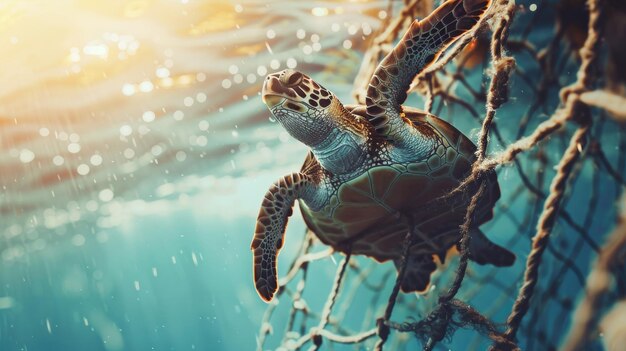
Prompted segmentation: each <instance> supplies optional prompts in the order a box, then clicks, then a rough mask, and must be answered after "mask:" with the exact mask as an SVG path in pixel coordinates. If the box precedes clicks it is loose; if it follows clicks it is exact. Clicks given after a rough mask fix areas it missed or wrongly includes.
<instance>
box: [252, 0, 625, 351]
mask: <svg viewBox="0 0 626 351" xmlns="http://www.w3.org/2000/svg"><path fill="white" fill-rule="evenodd" d="M539 2H540V4H539V6H538V7H537V5H536V4H532V5H530V6H524V5H523V4H516V3H515V1H513V0H497V1H495V3H494V4H493V5H492V6H491V8H490V10H489V11H488V13H487V14H486V15H485V18H484V19H483V20H482V21H481V23H480V25H479V26H478V28H477V29H476V30H475V31H473V32H471V33H467V35H464V36H463V37H461V38H460V39H459V40H458V41H457V43H456V44H455V45H454V46H453V47H452V48H450V49H449V50H448V51H447V52H446V54H445V55H443V56H442V57H441V58H440V60H439V61H438V62H436V63H435V64H433V65H431V66H430V67H429V68H428V69H427V70H426V71H425V72H423V73H422V74H421V75H420V76H419V77H417V78H416V81H415V82H414V88H413V89H414V90H415V91H417V92H419V93H420V94H421V95H422V96H426V99H425V110H427V111H429V112H433V113H434V114H436V115H440V112H441V110H442V109H444V108H445V107H447V108H452V107H456V108H459V109H460V111H462V114H463V115H468V116H473V117H474V118H475V119H476V121H477V122H479V123H480V131H479V133H478V135H477V145H478V150H477V160H476V162H475V164H474V165H473V172H472V174H471V175H470V176H469V177H468V179H466V181H464V182H463V183H462V185H461V186H460V187H459V188H457V189H456V190H455V191H466V190H467V189H469V188H470V187H466V186H465V184H470V183H472V184H476V183H477V184H481V185H480V186H478V187H471V189H472V191H476V193H475V194H474V195H473V198H472V201H471V203H470V205H469V206H468V208H467V213H466V217H465V223H464V224H463V225H462V226H461V227H460V233H461V240H460V243H459V251H460V254H459V255H458V256H457V258H456V259H455V260H453V262H454V263H448V265H447V266H446V267H447V269H445V271H446V272H445V273H442V274H441V275H440V276H437V277H433V282H434V283H436V285H438V288H439V289H438V290H436V291H437V292H435V293H429V294H427V295H426V296H418V295H415V294H399V287H400V281H401V278H402V275H403V273H404V270H405V268H406V260H404V258H403V259H402V263H404V264H401V265H400V267H401V269H400V271H399V273H398V276H397V277H396V276H395V274H393V270H391V269H389V270H387V271H384V268H381V266H382V265H380V264H376V263H371V264H370V263H368V261H367V260H361V259H360V258H359V259H357V258H354V257H351V256H350V255H349V254H348V255H347V256H345V257H344V258H343V260H342V261H341V262H340V263H339V264H338V265H337V267H338V269H337V272H336V276H335V279H334V282H333V284H332V287H331V290H330V293H329V296H328V298H327V300H326V302H325V305H324V306H323V308H321V307H314V306H310V305H309V304H308V302H307V301H306V299H305V298H304V296H303V295H304V290H305V289H306V287H307V284H306V283H307V272H308V270H309V269H310V267H311V266H312V265H313V264H314V261H318V260H320V259H323V258H328V257H329V256H333V252H332V250H330V249H328V248H323V246H322V245H321V244H319V243H318V242H317V240H316V239H315V236H314V234H312V233H307V234H306V235H305V239H304V241H303V243H302V246H301V248H300V252H299V254H298V256H297V258H296V259H295V261H294V262H293V263H292V264H291V267H290V269H289V271H288V273H287V274H286V275H285V276H283V277H282V278H281V279H280V281H279V285H280V287H281V288H280V290H279V291H278V294H277V297H278V298H277V299H276V300H275V301H274V302H273V303H272V304H270V305H269V306H268V308H267V311H266V313H265V315H264V317H263V321H262V327H261V330H260V332H259V339H258V345H259V346H258V348H259V349H260V350H261V349H268V348H279V349H287V350H298V349H303V348H305V347H306V348H307V349H311V350H317V349H320V348H323V349H334V348H340V347H339V345H338V344H348V345H353V346H354V349H372V348H373V349H375V350H382V349H383V348H388V349H391V350H398V349H404V348H407V349H414V348H415V346H412V347H411V346H410V345H415V343H416V342H419V343H420V345H421V347H423V349H424V350H434V349H438V348H442V349H443V347H444V345H446V344H447V343H452V342H453V341H454V340H455V338H456V337H455V334H460V333H465V334H463V335H462V336H458V337H459V338H463V343H462V344H463V345H464V347H463V348H464V349H467V350H474V349H489V350H521V349H524V350H556V349H561V350H568V351H572V350H594V349H599V348H601V347H602V346H601V345H602V344H604V345H605V347H607V348H609V349H614V350H617V349H618V348H619V347H623V342H624V341H623V340H622V341H621V342H620V341H619V340H618V339H617V338H619V335H624V332H625V329H626V317H623V316H624V315H626V313H624V310H625V307H624V305H625V304H626V303H624V302H620V299H623V298H624V296H625V295H626V275H625V273H624V267H625V260H626V213H623V211H620V210H619V207H623V206H621V203H620V201H619V200H620V193H621V189H622V187H623V186H624V184H625V183H624V182H625V181H624V176H623V174H624V172H623V171H624V166H625V164H626V155H625V153H626V151H625V150H626V136H625V133H624V123H625V122H626V99H625V98H624V90H623V88H621V87H620V84H623V82H620V81H619V77H618V76H617V74H613V73H611V74H609V73H607V72H608V71H609V69H610V65H609V64H606V65H605V62H607V61H610V60H611V57H612V56H611V55H612V53H611V52H610V50H611V45H610V41H608V40H604V38H606V37H607V36H609V35H611V33H609V31H611V30H613V29H612V28H610V27H609V25H608V24H609V23H615V22H616V21H614V20H610V19H609V18H608V17H609V16H619V15H620V13H619V12H615V13H611V14H609V8H610V7H611V6H614V5H615V4H614V3H612V2H611V1H610V0H588V1H587V3H586V6H585V4H584V3H583V2H582V1H560V2H559V3H556V2H554V1H553V2H550V1H543V2H542V1H539ZM615 3H617V2H615ZM526 5H529V4H526ZM432 6H433V4H432V1H430V2H429V1H420V0H410V1H405V3H404V7H403V8H402V10H401V11H399V12H397V11H396V12H397V13H396V14H394V16H389V19H387V20H386V21H385V22H384V23H382V24H381V27H380V29H379V31H378V33H377V35H375V36H373V39H371V40H370V43H369V44H370V45H369V48H368V50H367V51H366V53H365V56H364V60H363V64H362V66H361V69H360V72H359V75H358V78H357V79H356V81H355V87H354V96H355V98H356V100H357V101H359V102H361V103H362V102H363V101H362V100H363V97H364V95H365V94H364V91H365V89H366V88H367V82H368V81H369V77H371V75H372V73H373V71H374V69H375V67H376V65H377V63H378V62H379V60H380V59H381V57H383V56H384V55H385V54H386V53H387V52H389V50H390V49H391V47H392V44H393V42H394V41H395V40H397V38H398V35H399V34H402V33H403V32H404V30H406V28H407V27H408V25H409V24H410V23H411V21H412V20H413V19H414V18H415V17H416V16H420V15H423V11H428V10H429V9H432ZM563 6H565V7H568V8H567V9H566V10H565V11H569V15H565V16H564V15H563V13H564V12H563V11H560V10H559V9H562V8H563ZM392 8H393V4H390V5H389V9H388V10H389V11H391V10H392ZM529 8H530V9H529ZM533 8H534V9H533ZM546 8H548V9H550V8H551V9H552V11H551V12H550V11H548V10H545V11H548V13H545V14H543V20H544V21H546V18H548V19H549V20H548V21H550V20H551V22H549V23H551V26H552V28H551V29H552V31H551V33H548V34H550V35H552V37H551V38H549V39H548V40H543V41H541V40H533V39H532V38H533V36H532V34H533V31H534V30H536V28H537V27H539V25H538V24H537V23H536V22H535V20H534V19H531V20H529V21H527V22H526V23H523V25H516V22H515V19H516V15H519V12H520V11H525V12H526V13H527V12H528V11H535V10H537V11H541V10H542V9H546ZM420 12H422V13H420ZM621 15H624V16H625V17H624V18H626V14H625V13H621ZM572 16H578V17H574V18H573V19H572V18H571V17H572ZM539 17H540V16H539V14H537V15H536V16H534V17H532V18H539ZM624 18H622V19H621V21H622V22H623V21H624ZM576 31H578V34H576ZM605 31H606V35H605V36H603V35H604V34H605ZM572 33H574V34H572ZM614 35H619V34H617V33H616V34H614ZM607 41H608V44H607ZM480 55H484V56H485V57H484V60H480V61H482V62H484V64H485V65H486V67H485V66H483V67H480V66H478V67H476V66H475V65H476V64H475V63H472V62H473V61H476V57H479V58H480ZM453 60H454V63H451V61H453ZM521 62H524V63H523V64H522V63H521ZM531 66H532V67H531ZM533 67H534V68H535V69H537V70H538V71H539V72H541V74H540V75H535V76H531V75H530V74H528V73H527V72H529V71H530V70H531V68H533ZM483 68H486V69H485V72H487V73H486V74H485V76H486V77H488V84H484V85H483V87H476V86H473V85H472V84H471V83H470V81H469V79H468V78H467V76H468V75H469V74H471V72H472V71H479V72H480V70H481V69H483ZM574 72H575V75H574ZM616 77H618V78H617V79H616ZM513 79H515V80H517V81H519V82H521V83H519V84H515V85H514V84H512V81H513ZM616 80H617V81H616ZM513 89H518V90H516V91H513ZM523 90H525V92H524V91H523ZM461 91H464V92H463V93H461ZM461 94H463V95H464V96H469V97H471V99H473V100H474V101H471V99H468V98H464V97H463V98H461V97H459V96H461ZM520 94H532V98H531V99H530V101H531V102H532V103H531V104H529V105H528V106H524V108H527V110H526V111H523V109H517V110H516V111H521V113H519V114H518V115H511V114H510V113H507V115H506V116H504V115H503V116H498V121H497V122H498V125H497V123H496V120H495V117H496V115H497V111H498V110H499V109H500V108H501V107H502V106H505V105H506V104H507V103H511V101H509V100H510V99H509V96H519V95H520ZM557 99H558V101H557ZM468 100H469V101H468ZM555 101H556V102H555ZM480 105H484V106H485V113H484V116H481V115H480V114H479V112H478V110H477V109H476V106H480ZM458 114H459V113H457V115H458ZM457 118H458V117H457ZM499 128H500V129H499ZM505 129H508V131H507V132H508V134H506V135H512V137H510V139H512V141H507V140H506V139H507V138H506V137H504V136H503V135H504V133H501V132H500V130H503V131H504V130H505ZM610 133H612V134H611V135H612V136H613V139H611V137H610V136H609V134H610ZM490 140H493V141H492V143H496V145H492V146H491V147H488V146H489V144H490ZM491 169H497V170H498V172H499V176H500V178H502V177H508V178H509V179H507V182H510V184H514V187H515V188H513V189H508V191H505V192H503V194H504V196H503V199H501V200H500V201H499V202H498V205H497V206H496V209H495V218H494V220H493V221H495V222H497V221H504V222H506V226H507V227H509V228H511V229H510V230H511V231H513V232H514V234H513V235H511V236H510V238H511V240H510V242H509V243H507V244H506V245H507V247H511V248H516V253H517V256H518V264H519V265H520V269H519V271H518V272H519V274H518V275H511V274H510V273H507V275H506V277H502V276H499V273H498V272H499V270H498V269H497V268H493V267H482V269H474V268H472V265H470V266H468V250H467V247H468V241H469V240H471V238H470V235H469V231H468V228H470V227H471V221H472V213H473V211H474V208H475V207H476V204H477V203H478V201H479V199H480V196H481V194H482V190H483V188H484V184H482V182H483V175H484V174H485V171H487V170H491ZM503 173H506V175H503ZM583 176H584V177H585V178H586V179H587V180H588V181H586V182H578V181H577V180H578V179H577V178H582V177H583ZM550 178H551V179H550ZM512 179H518V181H513V180H512ZM515 184H516V185H515ZM579 184H580V186H582V187H585V189H582V191H584V192H585V194H587V195H586V196H585V197H583V198H584V199H585V201H587V203H586V204H580V203H578V204H576V205H577V206H578V208H581V207H582V208H584V209H585V211H583V215H580V214H572V213H571V211H570V210H569V207H568V205H569V201H570V200H571V199H572V198H573V195H572V194H573V193H574V192H576V191H577V186H578V185H579ZM474 189H477V190H474ZM577 199H580V197H577ZM577 201H580V200H577ZM520 202H521V203H522V204H521V205H519V203H520ZM516 203H517V205H516ZM578 212H580V211H578ZM607 213H608V214H610V216H607ZM620 213H622V214H621V215H619V214H620ZM616 217H617V222H616V220H615V218H616ZM599 221H602V222H603V223H598V222H599ZM410 241H411V233H407V236H406V239H405V252H408V247H409V245H410ZM603 243H604V244H603ZM529 247H530V248H529ZM517 248H519V249H517ZM335 256H338V254H335ZM524 261H525V264H524ZM368 264H369V265H368ZM385 267H387V266H385ZM387 268H389V267H387ZM380 270H383V271H384V272H383V273H380ZM376 272H379V273H378V274H376ZM347 277H348V278H347ZM390 287H391V289H390ZM442 287H443V288H442ZM486 290H490V291H492V292H495V295H493V296H492V297H490V298H489V303H488V304H485V303H481V304H480V305H481V306H480V307H479V306H478V305H474V304H473V302H474V298H475V297H477V296H478V295H480V294H481V293H483V292H484V291H486ZM364 291H369V293H368V294H367V296H368V297H370V296H371V297H372V298H371V300H370V301H365V302H363V300H359V294H364V293H365V292H364ZM433 291H434V290H433ZM279 300H280V304H279V303H278V302H277V301H279ZM357 300H359V301H360V302H358V303H359V306H357V307H354V306H353V304H356V303H357V302H356V301H357ZM476 301H477V300H476ZM285 304H289V308H288V313H287V314H286V316H287V318H286V319H284V320H282V319H281V320H280V321H279V320H277V319H276V318H273V317H275V314H276V310H277V308H279V306H280V305H285ZM485 306H486V307H485ZM394 307H395V310H396V311H398V312H397V313H396V318H397V315H398V314H400V313H401V314H402V316H403V317H402V318H404V321H403V322H398V321H395V320H394V319H392V312H394ZM320 310H321V312H319V311H320ZM400 310H401V311H400ZM357 311H361V312H357ZM354 313H361V314H360V316H362V318H361V317H359V318H360V320H361V321H362V329H358V330H356V331H355V330H353V329H352V327H350V326H348V325H347V324H348V323H344V320H346V318H348V316H349V315H350V314H354ZM507 314H508V316H507ZM285 321H286V322H285ZM283 324H284V325H283ZM278 328H285V329H284V330H285V332H284V333H283V334H281V335H282V337H279V339H280V340H279V345H268V344H269V343H270V342H269V341H270V337H269V336H270V335H272V340H271V341H275V340H276V337H275V336H274V335H273V334H276V333H277V329H278ZM622 338H623V336H622ZM416 340H417V341H416ZM411 343H413V344H411ZM612 343H617V344H618V345H621V346H612V345H614V344H612ZM322 345H324V346H322ZM385 345H387V346H385ZM457 345H458V344H457ZM611 347H617V348H611ZM445 349H446V350H447V349H448V348H445Z"/></svg>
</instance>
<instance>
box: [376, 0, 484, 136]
mask: <svg viewBox="0 0 626 351" xmlns="http://www.w3.org/2000/svg"><path fill="white" fill-rule="evenodd" d="M490 2H491V0H448V1H446V2H445V3H443V4H442V5H441V6H439V7H438V8H437V9H436V10H435V11H433V13H431V14H430V15H429V16H428V17H426V18H425V19H423V20H422V21H418V20H415V21H414V22H413V23H412V24H411V27H410V28H409V30H408V31H407V32H406V33H405V34H404V37H403V38H402V40H400V42H399V43H398V44H397V45H396V47H395V48H394V49H393V50H392V51H391V52H390V53H389V54H388V55H387V56H386V57H385V58H384V59H383V61H382V62H381V63H380V65H378V68H376V71H375V72H374V75H373V76H372V79H371V81H370V84H369V87H368V89H367V97H366V104H367V116H368V120H369V121H370V123H371V124H372V125H373V126H374V128H375V129H376V131H377V132H378V133H379V134H381V135H383V136H386V137H387V138H389V139H391V140H397V139H398V138H402V131H403V130H406V127H405V126H406V124H405V122H404V121H403V118H402V107H401V105H402V103H404V100H406V97H407V90H408V89H409V87H410V85H411V82H412V81H413V78H415V76H416V75H417V74H418V73H420V72H421V71H422V70H423V69H424V68H425V67H426V66H428V65H429V64H431V63H432V62H434V61H435V60H436V59H437V57H438V56H439V54H441V52H443V50H445V48H446V47H447V46H448V45H450V44H451V43H452V42H453V41H454V40H455V39H456V38H458V37H459V36H460V35H462V34H463V33H465V32H467V31H468V30H470V29H472V28H473V27H474V26H475V25H476V24H477V23H478V21H479V20H480V17H481V15H482V14H483V13H484V12H485V10H486V9H487V8H488V7H489V4H490Z"/></svg>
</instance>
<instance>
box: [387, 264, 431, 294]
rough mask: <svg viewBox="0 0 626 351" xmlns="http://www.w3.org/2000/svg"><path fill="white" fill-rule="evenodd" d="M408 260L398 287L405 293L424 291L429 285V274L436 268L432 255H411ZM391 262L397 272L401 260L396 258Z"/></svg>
mask: <svg viewBox="0 0 626 351" xmlns="http://www.w3.org/2000/svg"><path fill="white" fill-rule="evenodd" d="M408 260H409V262H407V265H406V270H405V271H404V277H403V279H402V283H401V285H400V289H402V291H403V292H405V293H410V292H414V291H415V292H423V291H426V289H428V286H429V285H430V275H431V274H432V273H433V272H434V271H435V269H437V266H436V265H435V262H433V258H432V255H420V256H415V255H412V256H409V257H408ZM393 263H394V264H395V266H396V269H397V270H398V273H399V272H400V269H401V267H402V261H401V260H400V259H396V260H393Z"/></svg>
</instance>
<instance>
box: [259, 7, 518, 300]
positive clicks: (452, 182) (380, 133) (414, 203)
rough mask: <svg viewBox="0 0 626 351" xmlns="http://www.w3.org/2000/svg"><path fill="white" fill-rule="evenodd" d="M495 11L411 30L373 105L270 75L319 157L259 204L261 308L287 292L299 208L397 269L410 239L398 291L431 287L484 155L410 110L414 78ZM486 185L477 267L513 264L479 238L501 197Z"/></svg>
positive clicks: (276, 100) (312, 156) (300, 78)
mask: <svg viewBox="0 0 626 351" xmlns="http://www.w3.org/2000/svg"><path fill="white" fill-rule="evenodd" d="M489 3H490V0H449V1H447V2H445V3H443V4H442V5H441V6H440V7H439V8H437V9H436V10H435V11H434V12H433V13H432V14H431V15H430V16H428V17H427V18H425V19H424V20H422V21H417V20H416V21H414V22H413V23H412V24H411V27H410V29H409V30H408V32H407V33H406V34H405V35H404V37H403V38H402V40H401V41H400V42H399V43H398V44H397V45H396V47H395V48H394V49H393V51H392V52H390V53H389V55H387V56H386V57H385V58H384V59H383V61H382V62H381V64H380V65H379V66H378V68H377V69H376V71H375V73H374V75H373V77H372V79H371V81H370V86H369V89H368V91H367V97H366V105H365V106H344V105H343V104H342V103H341V102H340V101H339V99H337V97H336V96H335V95H334V94H332V93H331V92H330V91H328V90H326V89H325V88H324V87H322V86H321V85H319V84H318V83H317V82H315V81H313V80H312V79H311V78H309V77H307V76H306V75H304V74H302V73H300V72H296V71H293V70H285V71H282V72H279V73H274V74H271V75H269V76H268V77H267V79H266V80H265V83H264V86H263V100H264V102H265V103H266V105H267V106H268V108H269V109H270V111H271V112H272V114H273V115H274V116H275V117H276V119H277V120H278V121H279V122H280V123H281V124H282V125H283V127H284V128H285V129H286V130H287V131H288V132H289V133H290V134H291V135H292V136H293V137H294V138H296V139H298V140H299V141H301V142H303V143H304V144H306V145H308V146H309V147H310V149H311V151H310V153H309V155H308V156H307V158H306V160H305V162H304V165H303V166H302V169H301V170H300V171H299V172H296V173H292V174H289V175H286V176H284V177H282V178H281V179H279V180H278V181H277V182H276V183H274V184H273V185H272V186H271V187H270V189H269V190H268V192H267V193H266V194H265V198H264V199H263V203H262V204H261V209H260V211H259V216H258V219H257V225H256V230H255V234H254V239H253V240H252V245H251V247H252V250H253V253H254V281H255V286H256V289H257V292H258V293H259V295H260V296H261V298H263V300H265V301H270V300H271V299H272V298H273V296H274V294H275V292H276V290H277V288H278V286H277V283H276V282H277V277H276V258H277V255H278V251H279V250H280V249H281V248H282V246H283V239H284V233H285V227H286V225H287V219H288V217H289V216H290V215H291V213H292V208H293V205H294V202H295V201H296V200H299V201H300V208H301V211H302V215H303V217H304V220H305V222H306V224H307V226H308V227H309V228H310V229H311V230H312V231H313V232H314V233H315V234H316V235H317V236H318V237H319V239H320V240H321V241H322V242H323V243H325V244H327V245H330V246H332V247H333V248H335V249H336V250H338V251H342V252H348V251H350V252H351V253H353V254H362V255H367V256H370V257H372V258H374V259H376V260H378V261H381V262H382V261H386V260H394V262H395V263H396V266H398V264H399V261H400V257H401V255H402V252H403V241H404V240H403V238H404V237H405V235H406V233H407V232H409V231H411V232H412V233H413V235H414V237H413V240H412V244H411V247H410V251H409V252H410V254H409V257H408V266H407V270H406V273H405V276H404V279H403V281H402V285H401V288H402V290H403V291H405V292H411V291H423V290H424V289H426V288H427V286H428V284H429V281H430V275H431V273H432V272H433V271H434V270H435V268H436V266H435V263H434V261H433V259H434V256H439V257H440V259H441V260H443V259H444V257H445V253H446V252H447V251H448V249H450V248H451V247H453V246H454V245H457V244H458V242H459V239H460V230H459V225H461V224H462V223H463V220H464V216H465V212H466V208H467V206H468V204H469V201H470V194H473V193H474V191H473V190H475V188H474V189H472V187H470V188H469V189H468V190H467V191H466V192H461V193H459V194H457V195H454V196H447V195H449V193H450V191H451V190H452V189H454V188H456V187H457V186H458V185H459V184H460V182H461V181H462V180H463V179H464V178H465V177H466V176H467V175H468V174H469V173H470V172H471V164H472V162H473V161H474V159H475V155H474V152H475V151H476V147H475V146H474V144H473V143H472V142H471V141H470V140H469V139H468V138H467V137H465V136H464V135H463V134H461V133H460V132H459V131H458V130H456V129H455V128H454V127H452V126H451V125H449V124H448V123H446V122H444V121H442V120H440V119H438V118H437V117H435V116H433V115H430V114H427V113H425V112H421V111H418V110H415V109H412V108H407V107H403V106H402V103H403V102H404V100H405V99H406V92H407V90H408V89H409V85H410V84H411V82H412V80H413V78H414V77H415V76H416V75H417V74H418V73H419V72H421V71H422V70H423V69H424V68H425V67H426V66H428V65H429V64H430V63H432V62H434V61H435V60H436V59H437V57H438V55H439V54H440V53H441V52H442V51H443V50H445V48H446V47H447V46H449V45H450V43H452V42H453V41H454V40H455V39H456V38H458V37H459V36H460V35H461V34H463V33H465V32H466V31H468V30H470V29H472V28H473V27H474V26H475V25H476V23H478V21H479V19H480V16H481V15H482V14H483V13H484V11H485V10H486V9H487V7H488V6H489ZM487 183H488V185H487V191H486V192H485V196H483V197H482V198H481V201H480V202H479V205H478V208H477V210H476V211H475V212H474V218H473V222H472V223H473V228H471V229H470V234H471V240H470V246H469V251H470V258H471V259H472V260H474V261H476V262H478V263H480V264H485V263H490V264H494V265H496V266H508V265H511V264H512V263H513V261H514V259H515V256H514V255H513V254H512V253H511V252H509V251H508V250H506V249H504V248H502V247H500V246H497V245H495V244H494V243H492V242H490V241H489V240H488V239H487V238H486V237H485V236H484V234H483V233H482V232H480V230H479V229H478V226H479V225H480V224H482V223H484V222H486V221H488V220H489V219H491V218H492V215H493V214H492V209H493V206H494V204H495V202H496V201H497V200H498V198H499V197H500V190H499V187H498V182H497V178H496V175H495V173H494V172H491V173H489V175H488V177H487Z"/></svg>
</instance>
